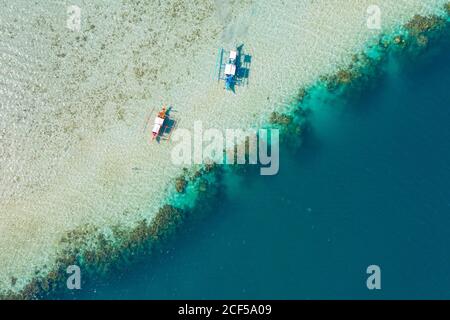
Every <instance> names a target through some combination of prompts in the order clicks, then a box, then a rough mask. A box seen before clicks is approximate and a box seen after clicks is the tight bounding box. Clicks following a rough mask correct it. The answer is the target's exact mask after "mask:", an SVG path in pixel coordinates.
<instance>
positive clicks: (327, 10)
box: [0, 0, 446, 290]
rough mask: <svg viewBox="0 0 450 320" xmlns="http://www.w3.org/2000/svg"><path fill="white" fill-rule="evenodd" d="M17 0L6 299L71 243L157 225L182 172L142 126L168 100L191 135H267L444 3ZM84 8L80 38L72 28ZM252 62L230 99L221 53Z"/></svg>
mask: <svg viewBox="0 0 450 320" xmlns="http://www.w3.org/2000/svg"><path fill="white" fill-rule="evenodd" d="M137 2H138V1H129V0H123V1H71V2H70V3H69V2H67V3H64V1H53V0H47V1H39V2H34V3H30V2H29V1H25V0H21V1H8V0H0V6H1V7H2V8H5V9H4V10H2V12H1V15H2V16H1V19H0V65H1V69H0V82H1V86H0V138H1V140H0V154H1V158H0V161H1V162H0V170H1V175H0V290H1V289H8V288H11V278H12V277H14V278H17V279H18V281H17V283H16V285H15V286H14V288H13V289H14V290H19V289H20V288H21V287H22V286H23V285H24V284H25V283H26V282H27V281H28V280H29V279H30V278H31V277H32V276H33V272H34V270H35V269H36V268H43V266H44V265H46V266H47V267H48V266H51V264H52V262H53V261H54V259H55V256H56V253H57V248H58V242H59V239H60V238H61V236H62V235H63V234H64V233H65V232H67V231H69V230H72V229H74V228H76V227H77V226H80V225H83V224H86V223H90V224H93V225H97V226H100V227H107V226H110V225H113V224H117V223H120V224H124V225H133V222H135V221H137V220H138V219H141V218H142V217H152V215H154V214H155V213H156V211H157V209H158V208H159V207H160V205H161V204H162V203H163V201H164V199H165V195H166V193H167V187H168V185H169V183H170V181H171V179H172V178H173V177H174V176H176V175H177V174H179V172H180V168H178V167H176V166H173V165H172V164H171V162H170V150H171V144H170V143H165V142H163V143H161V144H160V145H158V144H156V143H150V142H149V132H148V129H147V131H144V123H145V120H146V118H147V117H148V116H149V113H150V112H151V110H152V108H153V107H154V108H155V109H154V110H153V113H152V114H151V115H150V119H151V120H152V118H153V116H154V112H156V111H157V109H158V108H159V107H160V105H161V104H162V103H163V102H166V103H169V104H170V105H172V106H173V107H174V109H175V110H176V113H175V115H176V118H177V119H178V120H180V121H179V126H180V127H185V128H192V125H193V121H194V120H202V121H203V122H204V126H205V127H207V126H209V127H216V128H236V127H239V128H247V127H249V126H255V125H258V124H259V123H260V122H261V121H262V119H264V117H265V116H266V115H267V114H268V113H269V112H271V111H272V110H273V108H274V107H277V108H279V107H282V106H283V101H286V99H287V98H289V96H290V95H292V94H294V93H295V91H296V90H297V89H298V88H300V87H301V86H304V85H308V84H310V83H311V82H313V81H314V80H315V79H317V77H318V76H319V75H323V74H326V73H330V72H333V71H334V70H336V68H337V67H339V66H342V65H344V64H345V63H346V62H348V61H349V59H350V58H351V55H352V53H355V52H357V51H359V50H361V49H362V48H363V46H364V45H365V44H366V43H367V41H369V39H371V38H372V37H375V36H376V35H377V34H378V33H379V32H380V31H377V30H369V29H368V28H367V27H366V16H367V15H366V9H367V7H368V6H369V5H370V4H373V3H377V4H378V5H379V6H380V8H381V10H382V27H383V31H385V32H389V31H390V30H392V28H393V27H395V26H397V25H399V24H403V23H404V22H406V21H407V20H409V19H410V18H411V17H412V16H413V15H414V14H424V15H426V14H430V13H437V12H439V11H440V8H441V6H442V5H443V4H444V3H445V2H446V1H445V0H428V1H423V0H404V1H399V0H378V1H368V0H367V1H366V0H353V1H350V0H341V1H337V0H336V1H330V0H322V1H306V0H304V1H301V0H298V1H295V0H292V1H288V0H284V1H281V0H267V1H266V0H258V1H251V0H246V1H221V0H216V1H212V0H209V1H208V0H195V1H194V0H189V1H187V0H186V1H181V0H165V1H162V0H161V1H156V0H152V1H139V4H136V3H137ZM73 4H76V5H78V6H79V7H80V9H81V18H82V25H81V32H73V31H70V30H69V29H67V28H66V19H67V12H66V10H67V7H68V6H69V5H73ZM240 43H243V44H244V45H245V47H244V50H246V51H249V52H251V54H252V55H253V64H252V70H251V78H250V85H249V86H248V87H247V88H243V89H241V88H238V89H237V94H236V95H233V94H230V93H229V92H225V91H224V90H223V88H222V85H218V84H217V82H216V81H214V80H213V78H214V74H213V71H214V64H215V61H216V54H217V50H218V48H219V47H221V46H224V47H228V48H230V47H232V46H233V45H235V44H240Z"/></svg>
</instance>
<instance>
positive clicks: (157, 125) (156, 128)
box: [152, 106, 167, 140]
mask: <svg viewBox="0 0 450 320" xmlns="http://www.w3.org/2000/svg"><path fill="white" fill-rule="evenodd" d="M166 112H167V110H166V107H165V106H163V107H162V109H161V111H160V112H158V115H157V116H156V118H155V122H154V125H153V129H152V140H154V139H155V138H156V137H158V136H159V134H160V132H161V128H162V127H163V125H164V121H165V120H166Z"/></svg>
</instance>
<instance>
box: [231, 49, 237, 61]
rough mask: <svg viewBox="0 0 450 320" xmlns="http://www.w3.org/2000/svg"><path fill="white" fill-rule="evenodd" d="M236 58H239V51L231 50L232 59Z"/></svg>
mask: <svg viewBox="0 0 450 320" xmlns="http://www.w3.org/2000/svg"><path fill="white" fill-rule="evenodd" d="M236 58H237V51H235V50H231V51H230V59H231V60H236Z"/></svg>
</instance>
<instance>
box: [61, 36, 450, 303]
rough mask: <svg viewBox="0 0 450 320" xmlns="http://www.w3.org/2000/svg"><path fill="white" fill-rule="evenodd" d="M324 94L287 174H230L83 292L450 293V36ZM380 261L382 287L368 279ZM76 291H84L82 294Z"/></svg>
mask: <svg viewBox="0 0 450 320" xmlns="http://www.w3.org/2000/svg"><path fill="white" fill-rule="evenodd" d="M434 48H435V49H434V50H433V51H434V52H428V53H427V54H426V55H425V56H422V57H420V58H415V59H412V60H409V59H410V58H408V57H402V60H401V64H400V63H399V60H397V59H390V60H389V62H388V63H387V64H386V65H385V67H386V69H387V72H386V73H385V74H384V75H383V76H381V77H379V78H377V79H375V80H374V83H373V84H372V85H371V86H369V85H367V84H366V85H365V88H366V89H365V90H363V92H362V93H361V92H359V93H358V94H356V93H355V94H354V95H352V96H349V95H347V96H346V97H341V98H338V99H336V100H332V101H328V102H326V103H324V102H317V101H316V102H314V104H315V105H314V112H313V114H312V116H311V119H310V120H311V125H312V131H311V132H310V133H309V134H307V135H305V137H304V139H305V143H304V145H303V146H302V147H301V149H299V150H291V149H290V148H289V146H286V145H285V146H284V148H283V149H282V150H281V155H280V173H279V175H277V176H274V177H267V176H265V177H261V176H259V175H257V171H256V170H255V172H249V173H248V174H246V175H245V176H243V177H238V176H236V175H228V176H227V177H226V179H225V182H224V183H225V187H226V188H225V190H226V191H225V193H224V194H223V196H222V197H221V199H218V203H217V204H216V205H215V209H214V210H213V211H214V212H210V214H209V215H208V216H207V217H206V218H204V219H202V220H200V221H197V222H190V223H188V224H187V225H186V226H184V229H183V231H181V232H180V233H179V234H178V235H177V237H176V239H174V240H173V241H172V242H170V243H169V244H167V246H166V248H165V250H164V253H163V254H161V255H159V256H158V257H157V259H156V261H155V259H154V258H148V259H145V260H144V261H142V262H140V263H138V264H135V265H130V266H129V270H124V272H123V273H121V274H111V275H110V279H108V281H101V282H98V283H90V284H89V283H84V284H83V290H81V291H80V292H78V293H77V294H76V295H74V297H76V298H88V299H90V298H151V299H203V298H204V299H215V298H275V299H278V298H288V299H296V298H302V299H303V298H331V299H333V298H450V293H449V292H450V290H449V289H450V275H449V270H450V250H449V249H450V232H449V231H448V230H449V227H450V148H449V146H450V125H449V123H450V94H449V83H450V65H449V61H450V59H449V56H448V52H449V49H450V45H449V43H443V44H441V45H440V46H438V45H437V44H435V47H434ZM371 264H377V265H379V266H380V267H381V272H382V289H381V290H380V291H369V290H368V289H367V288H366V277H367V275H366V268H367V266H369V265H371ZM69 297H71V296H69Z"/></svg>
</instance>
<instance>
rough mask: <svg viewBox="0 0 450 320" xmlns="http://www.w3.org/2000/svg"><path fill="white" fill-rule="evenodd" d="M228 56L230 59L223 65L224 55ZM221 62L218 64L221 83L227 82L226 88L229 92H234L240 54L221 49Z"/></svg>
mask: <svg viewBox="0 0 450 320" xmlns="http://www.w3.org/2000/svg"><path fill="white" fill-rule="evenodd" d="M225 54H227V55H228V58H227V60H226V62H225V63H223V58H224V55H225ZM219 57H220V61H219V63H218V69H219V81H220V80H224V81H225V88H226V89H227V90H233V86H234V85H235V84H236V71H237V59H238V52H237V51H236V50H230V51H229V52H226V51H225V50H224V49H221V51H220V54H219Z"/></svg>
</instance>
